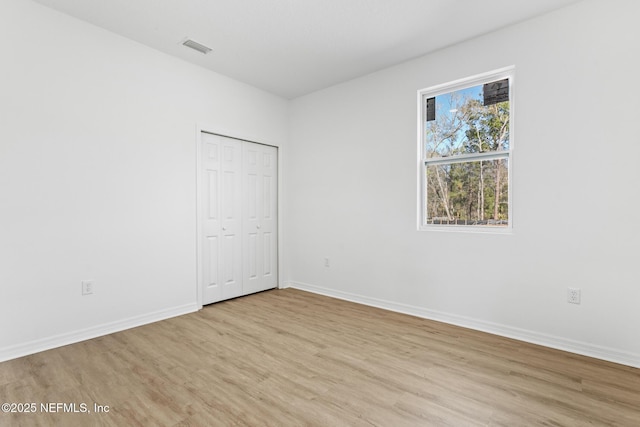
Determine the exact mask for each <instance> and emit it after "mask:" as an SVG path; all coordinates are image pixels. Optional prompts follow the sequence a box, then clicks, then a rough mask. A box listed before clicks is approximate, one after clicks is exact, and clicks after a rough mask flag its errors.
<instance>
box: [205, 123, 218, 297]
mask: <svg viewBox="0 0 640 427" xmlns="http://www.w3.org/2000/svg"><path fill="white" fill-rule="evenodd" d="M221 147H222V140H221V138H220V137H219V136H217V135H211V134H205V133H203V134H202V156H201V158H202V174H203V176H202V184H203V185H202V190H201V192H202V194H201V197H202V210H203V212H202V213H201V217H202V219H203V227H202V228H203V235H202V236H201V238H202V259H201V269H202V280H203V284H202V286H203V303H204V304H209V303H212V302H215V301H220V300H221V299H222V286H221V284H220V152H221Z"/></svg>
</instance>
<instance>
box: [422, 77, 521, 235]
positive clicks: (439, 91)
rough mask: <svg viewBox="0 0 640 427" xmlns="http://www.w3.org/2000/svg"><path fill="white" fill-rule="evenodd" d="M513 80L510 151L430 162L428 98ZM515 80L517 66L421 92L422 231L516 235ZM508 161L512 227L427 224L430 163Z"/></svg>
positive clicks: (510, 222)
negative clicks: (426, 120)
mask: <svg viewBox="0 0 640 427" xmlns="http://www.w3.org/2000/svg"><path fill="white" fill-rule="evenodd" d="M507 78H508V79H509V150H505V151H493V152H485V153H476V154H462V155H457V156H452V157H445V158H437V159H434V158H432V159H427V153H426V147H425V145H426V144H425V141H426V129H425V124H424V123H425V117H426V102H425V100H426V99H427V98H432V97H436V96H439V95H444V94H446V93H450V92H455V91H457V90H461V89H466V88H469V87H473V86H478V85H481V84H485V83H490V82H493V81H497V80H502V79H507ZM514 81H515V67H514V66H510V67H505V68H501V69H498V70H493V71H490V72H487V73H482V74H477V75H474V76H471V77H467V78H463V79H459V80H455V81H452V82H448V83H443V84H440V85H436V86H431V87H428V88H425V89H421V90H419V91H418V108H417V110H418V168H417V169H418V198H417V200H418V230H421V231H458V232H459V231H462V232H475V233H498V234H504V233H512V231H513V182H512V181H513V173H512V169H513V150H514V140H515V138H514V104H515V103H514V99H515V98H514ZM500 158H504V159H507V170H508V175H509V176H508V180H507V182H508V186H509V188H508V198H509V200H508V202H507V206H508V210H509V219H508V224H507V225H506V226H504V227H495V226H478V225H475V226H474V225H453V224H450V225H440V224H427V223H426V206H427V200H426V199H427V192H426V189H427V182H426V180H427V173H426V167H427V164H430V165H434V164H443V163H447V164H450V163H457V162H466V161H472V160H482V159H487V160H489V159H491V160H495V159H500Z"/></svg>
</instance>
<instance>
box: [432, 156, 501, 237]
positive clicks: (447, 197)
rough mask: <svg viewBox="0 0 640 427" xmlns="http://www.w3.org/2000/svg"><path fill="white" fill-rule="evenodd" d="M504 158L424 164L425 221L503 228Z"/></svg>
mask: <svg viewBox="0 0 640 427" xmlns="http://www.w3.org/2000/svg"><path fill="white" fill-rule="evenodd" d="M507 166H508V160H507V159H494V160H476V161H470V162H460V163H446V164H435V165H434V164H427V165H426V171H427V177H426V182H427V195H426V196H427V197H426V207H425V208H426V218H425V221H426V223H427V224H436V225H437V224H444V225H481V226H492V227H494V226H495V227H506V226H507V225H508V222H509V203H508V201H509V187H508V182H509V169H508V167H507Z"/></svg>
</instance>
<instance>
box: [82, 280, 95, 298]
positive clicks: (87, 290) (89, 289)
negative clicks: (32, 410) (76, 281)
mask: <svg viewBox="0 0 640 427" xmlns="http://www.w3.org/2000/svg"><path fill="white" fill-rule="evenodd" d="M92 293H93V280H83V281H82V295H91V294H92Z"/></svg>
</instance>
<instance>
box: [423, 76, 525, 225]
mask: <svg viewBox="0 0 640 427" xmlns="http://www.w3.org/2000/svg"><path fill="white" fill-rule="evenodd" d="M512 98H513V68H508V69H502V70H498V71H494V72H491V73H487V74H483V75H480V76H474V77H470V78H467V79H463V80H458V81H455V82H452V83H447V84H444V85H440V86H436V87H432V88H428V89H424V90H421V91H419V92H418V100H419V105H420V107H419V108H420V110H419V111H420V118H419V125H420V126H419V127H420V132H419V134H420V137H419V146H420V148H419V156H420V159H419V177H420V178H419V182H420V195H419V205H420V208H419V216H420V219H419V228H420V229H422V230H427V229H456V230H484V231H499V230H509V229H510V228H511V222H512V218H511V153H512V150H513V132H512V117H513V103H512V102H511V99H512Z"/></svg>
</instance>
